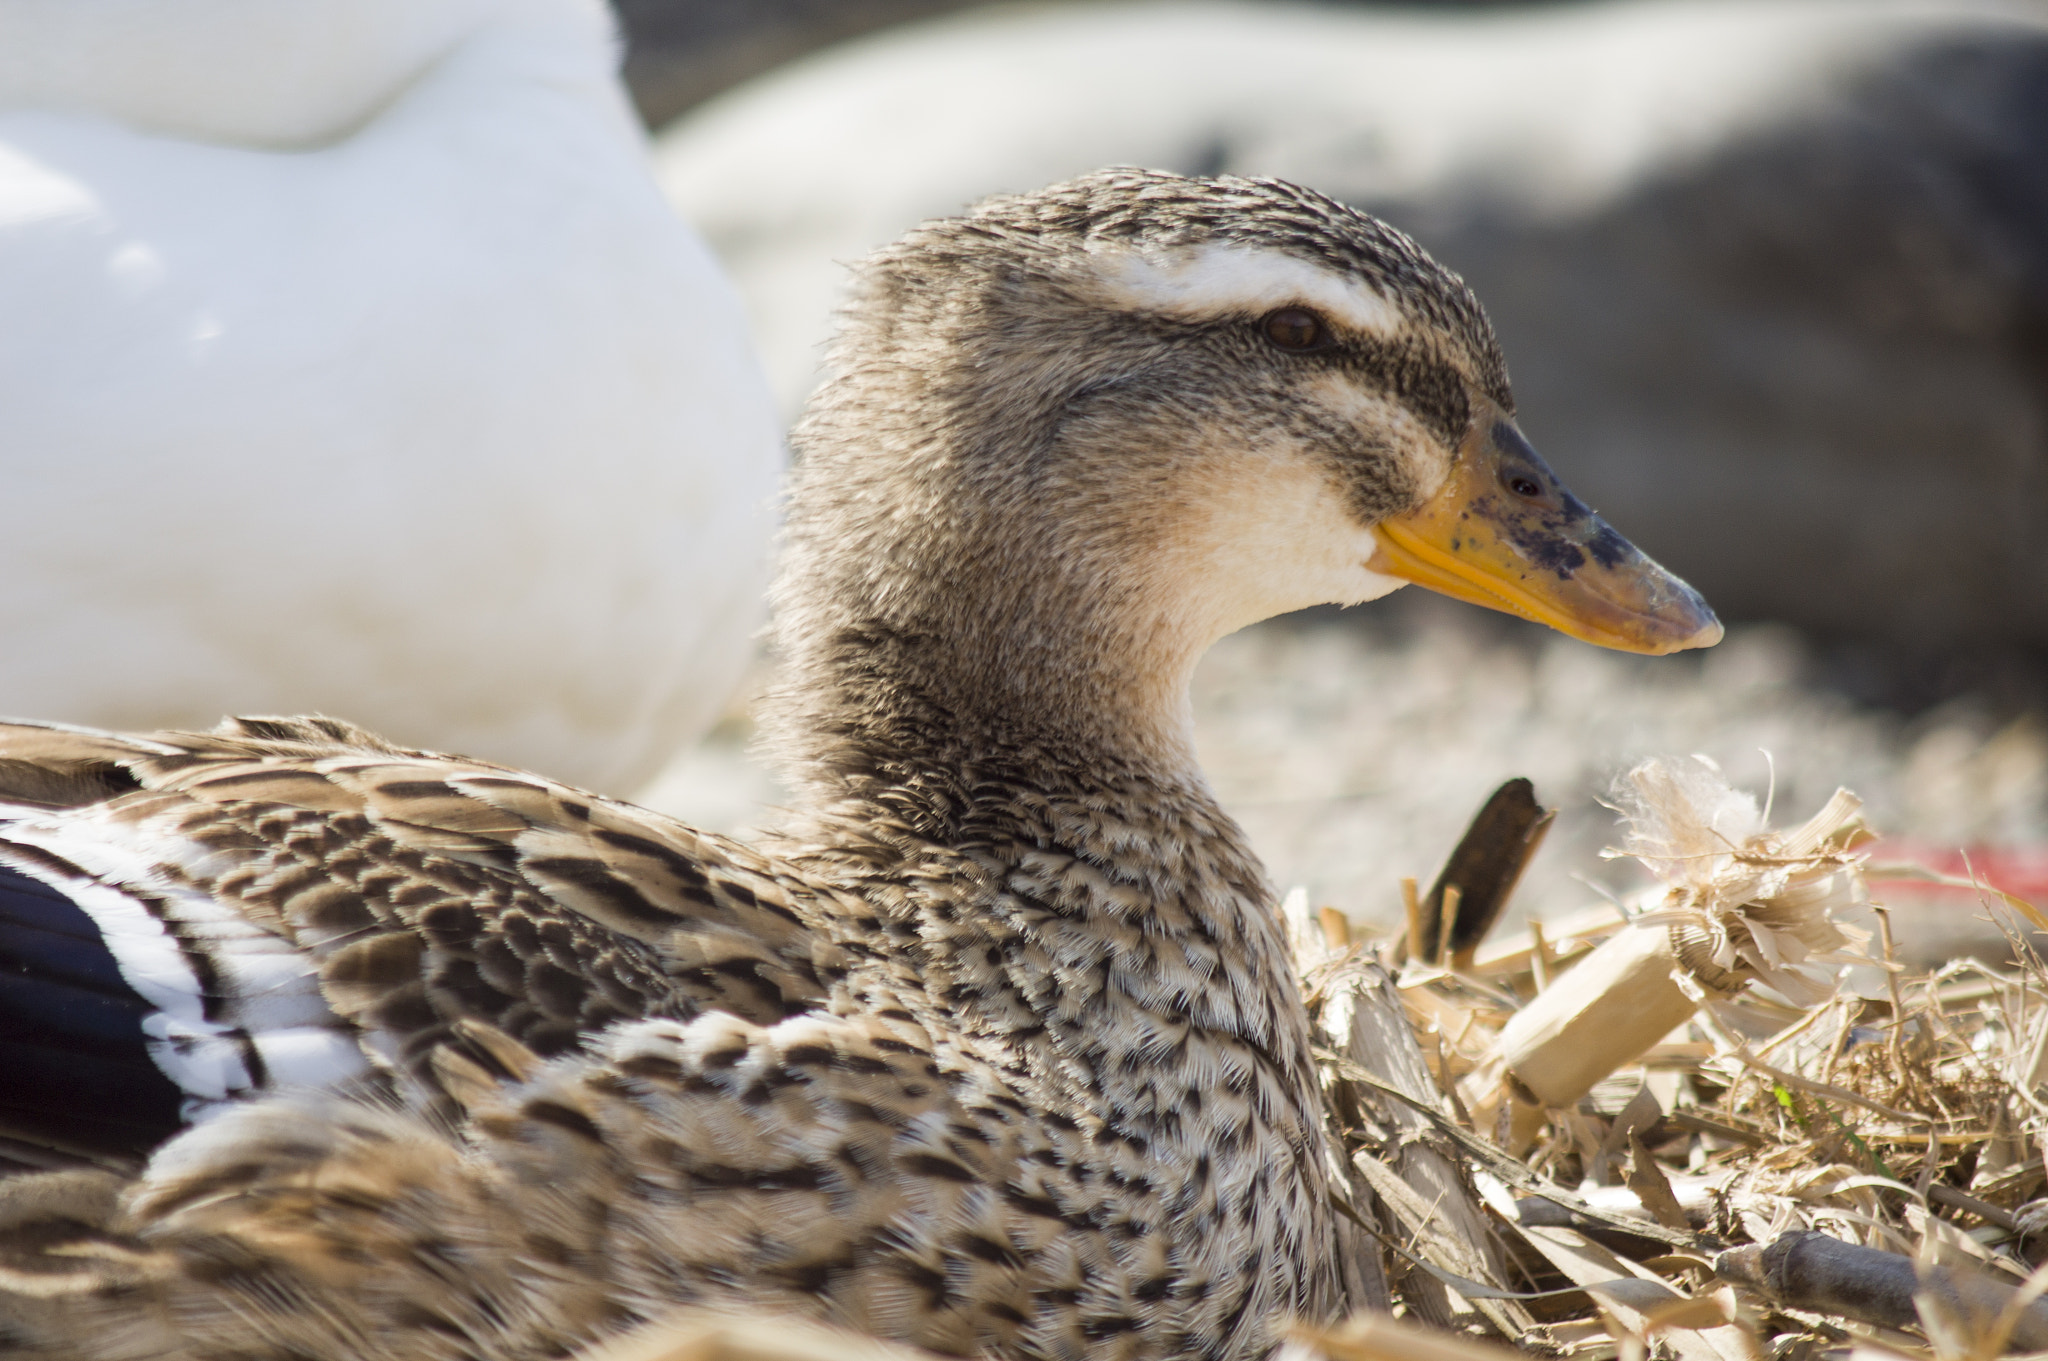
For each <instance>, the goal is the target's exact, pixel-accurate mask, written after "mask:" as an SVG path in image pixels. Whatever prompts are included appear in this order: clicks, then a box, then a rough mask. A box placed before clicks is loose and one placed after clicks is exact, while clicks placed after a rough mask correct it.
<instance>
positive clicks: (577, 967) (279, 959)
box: [0, 718, 830, 1153]
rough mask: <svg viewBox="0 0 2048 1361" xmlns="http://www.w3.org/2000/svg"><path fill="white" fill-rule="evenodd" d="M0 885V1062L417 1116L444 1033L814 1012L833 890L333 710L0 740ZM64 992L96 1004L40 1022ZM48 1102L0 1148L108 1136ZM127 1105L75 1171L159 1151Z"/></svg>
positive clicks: (60, 730)
mask: <svg viewBox="0 0 2048 1361" xmlns="http://www.w3.org/2000/svg"><path fill="white" fill-rule="evenodd" d="M0 871H4V872H6V873H5V878H4V879H0V956H4V957H5V959H6V960H7V961H8V962H9V963H10V964H11V966H12V970H11V971H12V973H13V974H14V975H15V981H16V982H17V983H18V984H20V985H21V986H20V987H17V988H16V991H17V992H19V993H21V995H20V996H19V997H17V998H15V999H14V1000H13V1001H12V1002H10V1001H9V1000H8V994H7V990H6V989H5V988H0V1057H4V1056H5V1055H6V1053H7V1049H6V1043H7V1042H9V1041H13V1042H17V1043H18V1044H21V1045H28V1046H40V1051H39V1052H40V1053H41V1056H42V1057H41V1059H40V1060H39V1061H40V1062H42V1063H43V1065H44V1067H46V1068H49V1067H52V1066H53V1065H57V1066H61V1063H62V1062H64V1061H66V1059H67V1056H70V1057H76V1056H78V1055H80V1054H82V1053H83V1052H84V1051H85V1050H87V1049H88V1048H89V1047H90V1045H91V1044H95V1043H96V1044H99V1046H100V1048H101V1049H103V1050H105V1049H108V1048H109V1041H108V1033H109V1032H118V1031H120V1029H121V1027H122V1026H123V1025H124V1024H125V1025H127V1026H129V1027H131V1033H132V1028H135V1027H139V1029H140V1032H141V1033H140V1034H136V1035H134V1037H133V1043H132V1044H131V1046H130V1050H129V1051H128V1053H127V1061H128V1062H129V1063H130V1064H131V1066H132V1065H133V1061H134V1051H135V1050H136V1049H137V1048H141V1049H145V1050H146V1052H147V1055H148V1058H149V1059H150V1060H151V1062H152V1063H153V1064H154V1066H155V1067H156V1068H157V1069H159V1070H161V1071H162V1072H163V1074H164V1075H166V1076H167V1077H168V1078H169V1079H170V1081H171V1083H172V1084H173V1085H174V1086H175V1087H176V1088H177V1091H178V1093H179V1094H180V1095H181V1096H182V1098H183V1100H182V1103H181V1111H182V1115H183V1116H184V1117H191V1116H194V1115H197V1114H201V1113H203V1112H205V1111H207V1110H209V1109H211V1108H213V1106H214V1105H215V1103H219V1102H222V1101H226V1100H230V1099H233V1098H236V1097H240V1096H244V1095H247V1094H250V1093H253V1092H257V1091H263V1090H267V1089H274V1088H279V1087H292V1086H297V1087H309V1086H310V1087H329V1088H336V1087H343V1086H347V1085H350V1084H353V1083H359V1082H365V1081H367V1082H371V1083H375V1084H381V1085H386V1086H394V1087H395V1089H397V1090H401V1091H403V1092H408V1093H411V1094H413V1095H415V1096H417V1095H419V1094H420V1093H422V1092H424V1093H425V1094H426V1095H427V1096H428V1097H429V1098H432V1099H438V1097H437V1089H436V1088H435V1087H434V1085H433V1082H432V1074H431V1071H430V1067H431V1065H430V1064H429V1063H428V1062H427V1058H426V1056H427V1055H428V1054H429V1053H430V1051H431V1050H432V1049H433V1047H434V1046H435V1045H436V1044H437V1043H440V1042H441V1041H443V1040H444V1039H446V1038H447V1037H448V1035H449V1034H450V1027H451V1026H452V1025H454V1024H455V1023H457V1022H459V1021H464V1020H470V1021H480V1022H486V1023H488V1024H489V1025H491V1026H492V1027H495V1028H496V1029H498V1030H500V1031H502V1032H503V1033H505V1034H506V1035H509V1036H511V1037H513V1038H514V1039H516V1040H517V1041H518V1042H519V1043H520V1044H522V1045H524V1046H526V1047H527V1048H529V1049H531V1050H533V1051H534V1052H536V1053H538V1054H541V1055H544V1056H545V1055H554V1054H559V1053H563V1052H565V1051H567V1050H570V1049H572V1048H574V1047H575V1046H576V1045H577V1044H578V1043H579V1041H580V1039H581V1038H582V1037H583V1036H585V1035H588V1034H590V1033H592V1032H594V1031H597V1030H599V1029H602V1028H603V1027H605V1026H607V1025H610V1024H612V1023H614V1022H617V1021H621V1020H630V1019H638V1018H643V1017H671V1018H679V1019H687V1018H690V1017H693V1016H695V1015H697V1014H699V1013H700V1012H702V1011H705V1010H707V1009H717V1010H722V1011H726V1012H729V1013H731V1014H733V1015H735V1016H739V1017H743V1018H745V1019H748V1020H750V1021H754V1022H758V1023H762V1024H770V1023H773V1022H774V1021H777V1020H780V1019H781V1018H783V1017H784V1016H787V1015H791V1014H795V1013H797V1012H800V1011H804V1010H807V1009H809V1008H811V1007H813V1006H815V1005H817V1002H818V999H819V998H820V997H821V995H822V991H821V986H820V983H819V962H820V961H819V958H818V952H819V951H820V950H821V949H824V948H827V947H825V946H824V944H823V942H822V940H821V937H820V936H819V935H818V934H817V933H815V932H814V931H813V930H812V929H811V925H810V922H809V920H808V917H807V914H808V913H814V912H815V911H816V910H817V908H816V901H817V899H818V898H819V896H820V895H825V896H829V894H830V891H829V890H828V889H825V888H823V887H822V886H818V885H814V884H808V883H803V882H799V881H796V880H794V879H792V878H791V876H790V875H789V874H788V873H787V872H786V871H783V870H780V869H778V867H776V866H775V865H774V864H772V863H771V862H770V861H768V860H767V859H766V858H765V857H763V856H761V855H760V854H759V853H757V852H754V851H752V850H750V849H748V848H746V847H744V846H741V845H739V844H737V843H734V842H731V841H728V840H725V839H724V838H720V837H715V836H711V835H707V834H705V833H701V832H697V831H695V830H693V829H691V828H689V827H687V826H685V825H683V824H681V823H678V822H675V821H673V820H671V819H668V818H665V817H662V816H660V815H658V814H654V813H650V812H648V811H646V810H643V809H639V808H635V807H633V806H631V805H628V804H623V803H620V802H617V801H615V800H612V799H607V798H604V797H601V796H598V795H594V794H589V793H586V792H584V791H581V790H576V789H572V788H569V787H567V786H564V785H559V784H555V783H553V782H550V781H547V780H544V779H541V778H539V777H536V776H532V775H527V774H524V773H521V772H517V771H513V770H510V769H507V768H504V767H500V766H495V765H492V764H489V763H486V762H481V761H471V760H465V759H462V758H458V757H451V756H444V755H438V754H434V753H428V752H419V751H411V750H407V749H405V748H401V747H397V746H393V745H392V744H390V743H388V742H385V741H383V740H381V739H379V738H377V737H375V736H373V735H371V734H369V733H366V732H363V731H361V730H359V729H356V728H354V727H351V726H350V725H348V724H345V723H341V722H338V721H336V720H333V719H327V718H304V719H236V720H230V721H228V722H226V723H224V724H222V725H221V727H220V728H218V729H216V730H215V731H213V732H210V733H158V734H152V735H148V736H121V735H115V734H109V733H103V732H96V731H91V730H81V729H73V728H64V727H59V726H55V725H38V724H31V723H9V724H0ZM81 980H82V982H81ZM60 983H70V984H74V985H79V986H84V987H86V988H88V990H90V991H92V992H93V994H94V995H93V997H92V998H91V999H88V1000H90V1001H91V1002H92V1004H93V1005H94V1006H97V1007H98V1011H97V1012H93V1013H92V1015H91V1016H87V1015H86V1012H87V1011H91V1007H83V1008H82V1009H81V1008H79V1007H74V1008H73V1009H72V1011H70V1012H64V1011H62V1009H58V1010H57V1011H53V1010H52V1008H51V1007H50V1005H49V996H48V995H47V989H48V988H49V987H53V986H57V985H58V984H60ZM31 984H33V985H35V986H37V987H42V988H44V990H45V991H44V993H43V994H36V993H34V992H33V991H27V992H24V991H23V988H27V987H29V985H31ZM10 1007H11V1009H12V1010H11V1012H10ZM109 1008H112V1011H111V1012H110V1011H109ZM74 1013H75V1017H74ZM67 1017H74V1018H73V1019H66V1018H67ZM88 1022H91V1023H92V1024H88ZM92 1025H97V1027H98V1030H97V1031H95V1032H94V1033H92V1034H87V1033H86V1032H87V1031H90V1030H92ZM115 1047H118V1046H115ZM17 1066H20V1065H17ZM394 1080H395V1082H394ZM422 1084H424V1085H422ZM4 1085H5V1084H0V1086H4ZM50 1085H51V1084H44V1085H43V1087H41V1088H38V1089H37V1090H38V1092H39V1093H41V1095H40V1096H38V1097H37V1098H35V1099H23V1100H20V1101H17V1102H15V1103H14V1105H15V1106H16V1107H24V1106H25V1107H27V1108H28V1109H12V1110H10V1109H8V1108H7V1103H0V1136H4V1135H12V1136H15V1137H20V1138H26V1139H28V1140H30V1141H31V1142H36V1141H40V1142H43V1143H46V1144H54V1145H59V1146H63V1145H65V1144H66V1142H67V1141H68V1142H69V1143H70V1144H77V1143H78V1142H79V1141H80V1139H81V1129H80V1126H81V1123H82V1124H83V1125H84V1126H87V1127H90V1126H92V1125H93V1124H94V1123H95V1122H101V1123H107V1124H109V1125H112V1124H116V1123H118V1122H119V1120H120V1118H122V1112H121V1111H119V1110H118V1109H109V1108H108V1107H107V1105H106V1104H105V1096H106V1093H105V1092H104V1091H102V1092H99V1093H98V1095H97V1096H95V1097H93V1098H91V1099H86V1098H84V1097H83V1096H81V1101H82V1102H83V1105H82V1107H81V1109H78V1110H73V1111H65V1110H60V1109H52V1105H51V1102H50V1101H49V1100H48V1099H46V1098H48V1097H49V1096H50V1095H51V1093H50V1092H49V1090H48V1088H49V1087H50ZM58 1085H61V1084H58ZM147 1088H148V1084H147V1083H141V1084H139V1086H138V1089H137V1090H138V1092H139V1093H145V1094H147V1095H148V1097H149V1101H146V1102H144V1103H143V1104H145V1105H148V1109H149V1113H148V1115H147V1117H146V1118H141V1119H140V1123H139V1124H138V1125H137V1127H136V1129H135V1130H132V1131H130V1132H129V1133H127V1134H125V1135H123V1134H116V1133H114V1132H113V1131H112V1130H111V1129H110V1130H109V1132H108V1133H109V1138H108V1140H103V1141H102V1142H111V1144H112V1145H113V1146H114V1147H113V1148H111V1149H98V1150H94V1151H100V1152H107V1151H116V1152H119V1151H125V1152H129V1153H136V1152H141V1151H143V1149H145V1148H146V1147H148V1146H149V1145H150V1144H151V1143H154V1142H155V1141H156V1140H157V1139H158V1138H160V1137H161V1135H162V1134H163V1133H165V1132H168V1131H166V1130H164V1129H163V1124H164V1115H163V1101H162V1099H161V1098H162V1092H161V1091H155V1090H147ZM149 1102H154V1104H153V1105H150V1104H149ZM58 1104H61V1103H58ZM39 1119H40V1124H41V1126H43V1128H42V1129H41V1132H40V1134H39V1133H38V1121H39ZM57 1127H62V1128H61V1129H59V1128H57ZM83 1142H84V1143H85V1144H87V1145H90V1144H92V1143H93V1140H92V1139H90V1138H84V1140H83Z"/></svg>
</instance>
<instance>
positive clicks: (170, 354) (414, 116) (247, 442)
mask: <svg viewBox="0 0 2048 1361" xmlns="http://www.w3.org/2000/svg"><path fill="white" fill-rule="evenodd" d="M611 23H612V21H611V18H610V14H609V11H608V10H607V9H606V8H605V6H604V5H603V4H602V3H600V0H0V412H4V413H5V414H4V416H0V504H4V506H5V512H4V513H5V532H4V533H0V713H9V714H15V715H22V716H30V717H47V718H57V719H64V720H68V721H73V722H84V723H94V724H112V725H120V726H153V725H160V724H193V723H210V722H212V721H213V720H214V719H216V718H218V717H219V716H220V715H221V714H223V713H249V712H294V711H302V710H308V709H316V710H324V711H328V712H335V713H344V714H348V715H351V716H353V717H357V718H360V719H362V720H364V721H367V722H370V723H373V724H375V725H377V726H378V727H380V728H383V729H384V730H386V731H389V732H391V733H393V734H395V735H398V736H400V737H402V738H404V739H405V740H408V741H411V742H416V743H419V744H421V745H425V746H430V747H434V748H438V749H442V750H450V751H461V752H466V753H471V754H475V755H479V756H484V757H488V758H491V759H496V760H501V761H505V762H508V763H513V764H518V765H534V766H539V767H541V768H543V769H547V770H551V771H554V772H556V773H558V774H560V775H562V776H564V777H566V778H568V779H570V780H573V781H576V782H579V783H583V784H587V785H592V786H596V787H600V788H607V789H615V790H629V789H630V788H631V787H632V786H633V785H634V784H636V783H637V782H639V781H640V780H643V779H644V778H645V777H647V776H648V775H650V774H651V773H652V772H653V771H654V770H655V769H657V768H658V767H659V766H660V764H661V763H662V761H663V760H664V759H665V758H666V757H667V756H668V755H670V754H671V753H672V752H673V751H674V750H675V749H676V748H677V747H678V746H680V745H681V744H683V743H684V742H686V741H688V740H689V739H690V738H691V737H693V736H694V735H696V734H697V733H698V732H699V731H701V729H702V728H703V727H704V726H707V725H708V724H709V722H710V721H711V720H712V719H713V717H714V716H715V714H716V712H717V710H718V708H719V706H720V705H721V704H722V702H723V701H724V699H725V698H726V697H727V695H728V694H729V693H730V691H731V689H732V687H733V686H734V684H735V683H736V682H737V680H738V678H739V676H740V675H741V673H742V671H743V670H744V668H745V666H746V664H747V661H748V658H749V656H750V655H751V641H750V640H751V635H752V632H753V630H754V628H755V626H756V624H757V622H758V618H757V610H758V607H759V605H758V602H759V600H760V598H761V594H762V591H761V587H762V585H763V583H764V581H765V574H766V561H767V545H768V539H769V536H770V533H771V530H772V524H771V520H770V514H771V512H770V501H771V499H772V496H773V493H774V488H775V482H776V479H777V477H778V475H779V471H780V468H781V463H782V442H781V423H780V421H779V419H778V417H777V415H776V411H775V406H774V403H773V401H772V400H771V398H770V396H769V392H768V388H767V385H766V382H765V380H764V378H763V377H762V374H761V372H760V369H759V365H758V362H757V360H756V359H755V356H754V353H753V350H752V347H751V345H750V342H749V339H748V333H747V327H746V323H745V320H744V318H743V314H742V312H741V309H740V305H739V302H738V300H737V298H736V296H735V294H734V293H733V290H732V289H731V287H730V285H729V284H728V283H727V281H726V279H725V278H724V276H723V274H722V273H721V271H720V269H719V267H718V265H717V263H716V262H715V261H714V260H713V258H712V256H711V255H710V253H709V252H708V250H707V249H706V248H705V247H704V245H703V244H702V242H701V241H700V240H699V239H698V238H697V236H696V235H695V234H694V233H693V232H692V231H691V230H690V229H689V228H688V227H687V226H685V225H684V224H683V223H682V222H681V221H679V220H678V219H677V218H676V216H675V214H674V212H673V210H671V209H670V208H669V207H668V206H667V204H666V203H665V202H664V201H663V199H662V197H661V195H660V193H659V192H658V190H657V189H656V188H655V186H654V183H653V181H652V179H651V178H650V175H649V172H648V168H647V164H646V149H645V146H644V142H643V138H642V135H641V132H640V129H639V127H638V125H637V123H636V122H635V121H634V119H633V116H632V114H631V111H630V109H629V107H628V105H627V103H626V101H625V98H624V95H623V94H622V92H621V90H620V88H619V85H618V82H617V79H616V76H615V67H616V47H615V40H614V36H613V30H612V26H611Z"/></svg>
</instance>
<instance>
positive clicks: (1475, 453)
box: [1367, 410, 1721, 655]
mask: <svg viewBox="0 0 2048 1361" xmlns="http://www.w3.org/2000/svg"><path fill="white" fill-rule="evenodd" d="M1373 532H1374V536H1375V538H1376V539H1377V540H1378V544H1377V548H1376V551H1375V552H1374V554H1373V557H1372V559H1371V561H1370V562H1369V563H1368V564H1367V566H1369V567H1371V568H1372V570H1374V571H1375V572H1380V573H1383V574H1385V575H1387V576H1396V577H1401V578H1404V579H1405V580H1408V581H1412V582H1414V583H1415V584H1416V585H1418V586H1427V587H1428V588H1429V589H1430V590H1432V591H1440V592H1442V593H1443V594H1444V595H1448V596H1452V597H1455V598H1456V599H1459V600H1465V601H1470V602H1471V603H1472V604H1474V605H1484V606H1486V607H1487V608H1488V609H1495V610H1503V611H1505V612H1506V613H1508V614H1516V615H1520V616H1521V617H1522V618H1524V619H1533V620H1535V621H1536V622H1537V623H1539V624H1548V625H1549V626H1550V627H1551V628H1554V629H1556V630H1557V631H1558V632H1559V633H1564V634H1568V635H1570V636H1571V637H1573V638H1578V639H1580V640H1582V641H1584V642H1588V643H1594V644H1597V645H1598V646H1600V647H1611V648H1616V649H1618V650H1620V651H1623V652H1645V653H1651V654H1654V655H1661V654H1663V653H1667V652H1679V651H1682V650H1684V649H1686V648H1689V647H1712V646H1713V645H1714V644H1715V643H1718V642H1720V641H1721V624H1720V621H1719V620H1717V619H1716V618H1714V612H1713V611H1712V610H1711V609H1709V608H1708V607H1707V602H1706V601H1704V600H1702V599H1701V598H1700V594H1699V592H1697V591H1695V590H1693V588H1692V587H1690V586H1688V585H1686V584H1685V583H1684V582H1683V581H1680V580H1679V579H1678V578H1677V577H1675V576H1673V575H1671V573H1669V572H1667V571H1665V570H1664V569H1663V568H1662V567H1659V566H1658V565H1657V564H1656V563H1655V562H1652V561H1651V560H1650V559H1649V558H1648V557H1647V556H1645V555H1644V554H1643V552H1642V551H1641V550H1640V549H1638V548H1637V547H1636V546H1635V545H1634V544H1632V543H1630V542H1629V541H1628V540H1627V539H1624V538H1622V537H1621V535H1619V534H1617V533H1615V532H1614V530H1613V529H1612V528H1611V527H1610V526H1609V525H1608V523H1607V522H1606V521H1605V520H1603V519H1601V518H1600V517H1599V516H1598V515H1595V514H1594V513H1593V511H1592V510H1591V508H1590V507H1588V506H1587V505H1586V504H1585V503H1584V502H1583V501H1581V500H1579V499H1578V497H1576V496H1573V495H1572V494H1571V492H1570V491H1569V490H1567V489H1566V487H1565V486H1564V484H1563V483H1561V482H1559V481H1558V480H1557V476H1556V474H1554V473H1552V472H1551V471H1550V468H1549V466H1548V465H1547V464H1545V463H1544V461H1543V460H1542V458H1540V457H1539V456H1538V455H1537V453H1536V451H1535V450H1534V449H1533V448H1531V447H1530V446H1529V442H1528V441H1527V440H1526V439H1524V438H1522V432H1521V431H1519V430H1517V429H1516V428H1515V425H1514V422H1513V421H1510V420H1509V419H1508V418H1507V416H1506V415H1505V414H1504V413H1501V412H1499V411H1497V410H1487V411H1483V412H1481V413H1479V415H1478V416H1477V418H1476V419H1475V420H1474V421H1473V426H1472V433H1471V434H1470V435H1468V436H1467V437H1466V439H1465V442H1464V444H1463V445H1462V446H1460V448H1459V450H1458V457H1457V462H1456V464H1455V465H1454V466H1453V468H1452V470H1451V476H1450V478H1449V480H1448V481H1446V482H1445V484H1444V486H1443V488H1442V490H1440V491H1439V492H1438V493H1437V494H1436V496H1434V497H1433V498H1431V499H1430V500H1429V501H1428V502H1426V503H1424V504H1423V505H1422V506H1421V507H1420V508H1418V509H1416V510H1413V511H1410V512H1408V513H1407V514H1405V515H1399V516H1395V517H1393V518H1391V519H1387V520H1382V521H1381V522H1380V523H1379V524H1378V525H1377V526H1376V527H1375V528H1374V531H1373Z"/></svg>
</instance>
